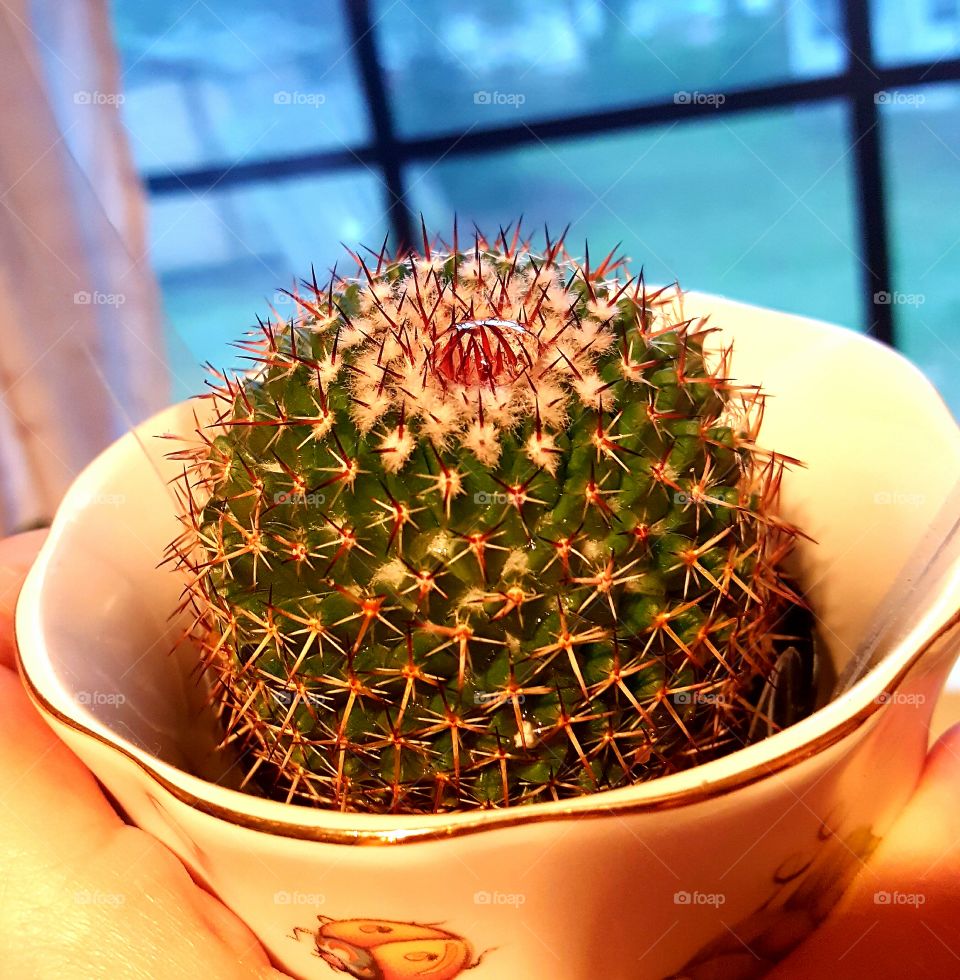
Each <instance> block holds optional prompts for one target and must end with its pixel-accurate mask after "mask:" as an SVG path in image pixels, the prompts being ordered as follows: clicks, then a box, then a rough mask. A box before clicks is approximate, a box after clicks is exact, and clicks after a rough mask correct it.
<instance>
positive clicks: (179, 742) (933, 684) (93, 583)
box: [17, 294, 960, 980]
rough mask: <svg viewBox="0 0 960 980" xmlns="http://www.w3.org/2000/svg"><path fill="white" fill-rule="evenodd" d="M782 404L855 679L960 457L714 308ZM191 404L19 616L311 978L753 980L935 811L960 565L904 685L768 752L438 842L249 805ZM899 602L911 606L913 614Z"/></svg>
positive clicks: (900, 407)
mask: <svg viewBox="0 0 960 980" xmlns="http://www.w3.org/2000/svg"><path fill="white" fill-rule="evenodd" d="M687 310H688V313H689V314H690V315H695V314H703V313H710V314H711V316H712V318H713V322H714V325H715V326H717V327H719V328H721V329H720V333H719V334H718V337H719V338H720V339H721V340H723V341H729V340H731V339H732V340H733V341H734V344H735V350H734V356H733V375H734V376H735V377H737V378H742V379H747V380H749V381H752V382H762V384H763V386H764V388H765V389H766V390H767V391H768V392H769V394H770V398H769V402H768V405H767V414H766V420H765V425H764V431H763V443H764V444H765V445H768V446H773V447H776V448H777V449H778V450H780V451H781V452H784V453H787V454H789V455H791V456H795V457H797V458H799V459H802V460H804V461H805V463H806V467H805V468H797V469H795V470H794V471H793V472H791V474H790V475H789V476H788V478H787V480H786V483H785V489H784V496H783V506H784V510H785V512H786V516H787V517H788V518H789V519H791V520H793V521H795V522H797V523H798V524H800V525H802V526H803V527H804V528H805V529H806V530H807V532H808V533H809V534H810V535H811V537H812V538H813V539H815V541H816V543H813V542H804V543H803V544H802V545H801V547H800V550H799V553H798V555H797V568H796V572H797V574H798V575H799V577H800V579H801V581H802V584H803V587H804V588H805V590H806V592H807V594H808V596H809V597H810V600H811V602H812V604H813V607H814V609H815V612H816V615H817V618H818V620H819V628H820V632H821V635H822V637H823V638H824V640H825V643H826V647H827V648H828V651H829V657H830V660H831V663H832V668H833V670H835V671H836V672H838V673H840V672H842V671H843V668H844V666H845V665H846V664H847V663H848V662H849V661H850V660H851V658H852V657H853V656H854V654H855V652H856V651H857V650H858V649H859V648H860V647H861V645H862V641H863V640H864V638H866V637H868V636H869V635H870V632H871V629H872V628H873V626H874V624H875V623H876V622H877V621H878V618H879V617H881V615H882V614H883V613H884V612H885V609H886V607H889V605H890V603H891V601H892V602H893V603H894V604H895V605H896V603H897V602H898V601H899V600H898V598H897V597H898V596H901V595H905V594H907V592H908V591H909V590H908V584H909V582H911V581H913V578H912V577H914V578H915V575H914V572H915V569H914V570H911V556H913V555H915V553H916V551H917V548H918V546H919V545H920V544H921V542H922V541H923V540H924V535H925V533H926V531H927V529H928V528H929V527H931V526H934V527H941V526H944V527H945V526H949V525H950V524H952V523H953V518H955V517H956V516H957V515H956V514H954V513H951V510H952V505H951V504H950V495H951V491H952V490H953V488H954V486H955V484H956V483H957V480H958V477H960V434H958V430H957V428H956V426H955V424H954V422H953V420H952V418H951V416H950V414H949V413H948V411H947V409H946V408H945V407H944V405H943V404H942V402H941V401H940V399H939V398H938V396H937V395H936V393H935V392H934V390H933V389H932V388H931V387H930V385H929V384H928V383H927V382H926V381H925V380H924V378H923V377H922V376H921V375H920V374H919V373H918V372H917V371H916V370H915V369H914V368H913V367H911V366H910V365H909V364H908V363H907V362H906V361H904V360H903V359H902V358H901V357H900V356H898V355H897V354H896V353H894V352H893V351H891V350H889V349H887V348H886V347H883V346H881V345H879V344H877V343H874V342H873V341H871V340H869V339H866V338H864V337H862V336H859V335H857V334H855V333H853V332H849V331H846V330H842V329H839V328H836V327H832V326H828V325H826V324H823V323H818V322H814V321H810V320H805V319H801V318H798V317H793V316H787V315H784V314H780V313H774V312H771V311H768V310H762V309H757V308H754V307H748V306H743V305H739V304H735V303H732V302H728V301H725V300H720V299H716V298H711V297H706V296H698V295H695V294H690V295H688V297H687ZM192 412H193V408H192V406H190V405H179V406H175V407H173V408H170V409H169V410H167V411H165V412H163V413H162V414H160V415H159V416H157V417H155V418H153V419H152V420H150V421H149V422H147V423H145V424H144V425H143V426H141V427H140V428H139V429H138V430H136V431H135V432H132V433H130V434H128V435H127V436H125V437H124V438H122V439H121V440H120V441H119V442H117V443H116V444H115V445H113V446H112V447H111V448H110V449H108V450H107V451H106V452H105V453H104V454H103V455H102V456H100V457H99V458H98V459H97V460H95V461H94V462H93V463H92V464H91V465H90V466H89V467H88V468H87V469H86V470H85V471H84V472H83V473H82V475H81V476H80V477H79V478H78V480H77V481H76V483H75V484H74V486H73V487H72V489H71V490H70V492H69V493H68V494H67V496H66V499H65V500H64V502H63V504H62V507H61V509H60V511H59V513H58V515H57V518H56V521H55V522H54V525H53V529H52V532H51V534H50V536H49V538H48V540H47V542H46V544H45V546H44V548H43V551H42V553H41V555H40V557H39V559H38V561H37V563H36V566H35V567H34V568H33V570H32V571H31V573H30V575H29V577H28V579H27V582H26V586H25V588H24V591H23V595H22V598H21V600H20V605H19V610H18V616H17V637H18V643H19V654H20V663H21V668H22V672H23V676H24V680H25V682H26V684H27V687H28V689H29V691H30V693H31V695H32V697H33V699H34V700H35V702H36V704H37V706H38V708H39V710H40V711H41V712H42V713H43V715H44V716H45V717H46V719H47V720H48V721H49V723H50V724H51V725H52V726H53V728H54V729H55V730H56V731H57V733H58V734H59V735H60V736H61V737H62V738H63V740H64V741H65V742H66V743H67V744H68V745H69V746H70V747H71V748H72V749H73V750H74V751H75V752H76V754H77V755H78V756H79V757H80V758H81V759H82V760H83V761H84V762H85V763H86V764H87V765H88V766H89V767H90V769H91V770H92V771H93V772H94V773H95V774H96V775H97V776H98V778H99V779H100V780H101V781H102V783H103V784H104V785H105V786H106V787H107V789H108V790H109V791H110V792H111V793H112V794H113V796H114V797H115V798H116V800H117V801H119V803H120V805H121V806H122V807H123V809H124V810H125V811H126V813H127V814H128V815H129V817H130V819H131V820H132V821H134V822H135V823H137V824H138V825H140V826H141V827H143V828H144V829H145V830H147V831H149V832H150V833H152V834H154V835H155V836H156V837H157V838H159V839H160V840H161V841H163V842H164V843H165V844H166V845H167V846H168V847H169V848H170V849H171V850H173V851H174V852H175V853H176V854H177V855H178V856H179V857H180V858H181V859H182V861H183V862H184V863H185V864H186V865H187V866H188V867H189V868H190V870H191V871H192V873H193V874H194V875H195V876H196V877H197V878H198V879H199V880H200V881H201V882H203V883H204V884H205V885H206V886H207V887H208V888H209V889H210V890H211V891H212V892H213V893H215V894H216V895H218V896H220V898H221V899H222V900H223V901H224V902H225V903H226V904H227V905H228V906H229V907H230V908H232V909H233V910H234V912H236V913H237V915H239V916H240V918H242V919H243V920H244V921H245V922H246V923H247V924H248V925H249V926H250V927H251V928H252V929H253V931H254V932H255V933H256V934H257V935H258V936H259V938H260V939H261V940H262V942H263V944H264V946H265V947H266V948H267V950H268V951H269V952H270V954H271V956H272V957H273V958H274V960H275V962H276V963H277V964H278V965H279V966H281V967H282V968H283V969H285V970H287V971H288V972H289V973H291V974H292V975H294V976H296V977H310V978H316V980H326V978H328V977H329V978H331V980H333V978H334V977H336V976H349V977H358V978H371V980H377V978H379V980H399V978H412V977H425V978H432V980H447V978H452V977H456V976H459V975H461V974H463V973H466V971H467V970H472V972H470V973H469V976H470V977H475V978H476V980H482V978H519V977H527V978H537V980H540V978H546V977H549V978H552V980H593V978H597V977H604V978H607V980H617V978H623V980H628V978H629V980H636V978H638V977H639V978H645V977H654V978H658V977H667V976H673V975H679V976H689V977H707V976H709V977H752V976H757V975H759V974H760V973H762V972H763V970H764V969H765V968H766V967H767V966H769V965H770V964H771V963H772V962H774V961H776V960H777V959H779V958H780V957H782V956H783V955H784V954H785V953H786V952H787V951H788V950H789V949H791V948H792V947H793V946H794V945H796V944H797V943H798V942H800V940H801V939H802V938H803V937H804V936H805V935H806V934H807V933H808V932H809V931H810V930H811V929H812V928H813V927H814V926H815V925H816V924H817V923H818V922H819V921H820V920H821V919H822V918H823V917H824V916H825V915H826V913H827V911H828V910H829V908H830V906H831V905H832V904H833V903H834V902H835V900H836V899H837V897H838V896H839V894H840V893H841V892H842V890H843V889H844V888H845V886H846V884H847V883H848V882H849V880H850V879H851V878H852V876H853V875H854V874H855V873H856V871H857V870H858V868H859V866H860V863H861V862H862V860H863V859H864V858H865V857H866V856H867V855H869V853H870V851H871V850H872V849H873V847H874V846H875V845H876V843H877V841H878V840H879V839H880V838H882V836H883V834H884V833H885V831H886V830H887V828H889V826H890V824H891V822H892V821H893V820H894V818H895V817H896V815H897V813H898V812H899V811H900V809H901V808H902V806H903V805H904V802H905V801H906V800H907V799H908V797H909V796H910V794H911V792H912V790H913V788H914V786H915V783H916V781H917V778H918V774H919V772H920V769H921V766H922V763H923V760H924V756H925V754H926V750H927V728H928V723H929V717H930V714H931V711H932V709H933V707H934V701H935V699H936V696H937V693H938V691H939V689H940V687H941V685H942V683H943V681H944V678H945V676H946V674H947V672H948V670H949V667H950V665H951V663H952V661H953V659H954V655H955V653H956V650H957V643H958V634H957V629H956V623H957V615H956V614H957V610H958V609H960V561H958V560H957V559H956V558H955V557H951V556H950V555H946V556H943V555H941V558H940V559H939V560H940V567H939V568H938V569H937V574H936V575H935V576H934V577H933V580H932V582H928V583H927V584H926V585H925V587H924V588H923V589H922V590H920V595H918V596H915V597H914V598H915V600H916V601H915V602H914V607H913V608H912V609H911V610H909V611H908V614H907V615H906V616H905V619H904V621H903V622H902V623H901V628H900V629H899V630H898V631H897V632H896V637H895V639H894V640H891V641H890V642H888V643H887V644H886V647H885V648H883V649H882V650H881V653H882V656H881V657H880V658H879V662H877V663H876V665H875V666H874V667H873V668H872V669H871V670H870V671H869V672H868V673H867V674H866V676H864V677H863V678H862V679H860V680H859V681H858V682H857V683H856V684H855V685H853V686H852V688H850V689H849V690H847V691H846V692H845V693H844V694H842V695H841V696H839V697H836V698H834V699H833V700H832V701H830V702H829V703H828V704H826V705H825V706H824V707H822V708H821V709H819V710H818V711H816V712H815V713H814V714H813V715H812V716H810V717H808V718H806V719H805V720H803V721H801V722H799V723H798V724H796V725H795V726H793V727H791V728H789V729H787V730H786V731H783V732H782V733H779V734H777V735H775V736H773V737H770V738H768V739H766V740H765V741H763V742H760V743H758V744H755V745H752V746H750V747H748V748H745V749H742V750H740V751H738V752H735V753H733V754H732V755H729V756H728V757H726V758H724V759H720V760H717V761H714V762H710V763H709V764H706V765H703V766H701V767H699V768H697V769H694V770H691V771H688V772H684V773H680V774H677V775H671V776H668V777H665V778H662V779H659V780H654V781H652V782H648V783H645V784H643V785H640V786H636V787H632V788H627V789H620V790H613V791H609V792H606V793H602V794H598V795H596V796H591V797H584V798H581V799H577V800H574V801H565V802H559V803H539V804H535V805H531V806H527V807H522V808H515V809H502V810H491V811H484V812H469V813H467V812H465V813H460V814H451V815H438V816H429V817H393V816H376V815H356V814H340V813H332V812H326V811H323V810H316V809H309V808H305V807H301V806H295V805H285V804H282V803H278V802H273V801H269V800H264V799H258V798H255V797H253V796H250V795H246V794H244V793H240V792H238V791H236V790H235V789H234V788H232V786H233V785H234V784H235V777H236V773H235V771H233V770H231V768H230V766H229V765H228V763H227V762H226V761H225V760H223V759H221V758H219V757H218V756H216V755H215V754H214V753H213V751H212V746H213V744H214V742H215V739H216V732H215V726H214V725H213V723H212V721H211V720H210V718H209V716H208V715H207V714H206V713H205V712H204V711H203V710H201V704H202V701H203V696H202V694H203V692H202V690H201V688H200V687H199V686H198V684H197V681H196V678H195V674H194V675H191V668H192V667H193V664H192V663H191V655H190V651H189V650H186V649H184V648H182V647H181V649H180V651H179V652H178V653H176V654H171V649H172V648H173V647H174V641H175V639H176V637H177V636H178V635H179V634H180V632H181V631H182V629H183V625H184V624H183V623H182V622H178V621H177V620H176V619H173V620H171V619H170V614H171V610H173V609H174V607H175V606H176V605H177V601H178V596H179V593H180V589H181V583H180V582H179V580H178V579H177V577H176V575H175V574H174V573H172V572H171V571H169V570H168V569H167V568H160V567H158V562H159V560H160V558H161V556H162V554H163V550H164V547H165V545H166V544H167V543H168V542H169V541H170V540H171V539H172V538H173V537H174V536H175V534H176V533H177V530H178V523H177V518H176V516H175V513H174V505H173V502H172V499H171V495H170V492H169V487H168V485H167V483H168V481H169V480H170V478H171V477H173V476H174V475H175V474H176V472H177V464H176V463H174V462H172V461H170V460H168V459H167V458H166V456H165V454H166V453H168V452H169V451H170V450H171V448H172V446H171V443H170V442H169V441H165V440H161V439H157V438H155V437H156V436H158V435H162V434H165V433H189V432H190V431H191V430H192V428H193V419H192ZM891 597H892V599H891Z"/></svg>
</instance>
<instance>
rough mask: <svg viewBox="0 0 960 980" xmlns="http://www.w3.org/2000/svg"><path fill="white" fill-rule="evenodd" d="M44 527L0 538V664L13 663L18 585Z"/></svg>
mask: <svg viewBox="0 0 960 980" xmlns="http://www.w3.org/2000/svg"><path fill="white" fill-rule="evenodd" d="M46 536H47V532H46V531H29V532H28V533H27V534H18V535H16V537H12V538H5V539H3V540H0V666H5V667H11V666H13V643H12V639H13V614H14V610H15V608H16V605H17V596H18V595H19V594H20V586H21V585H22V584H23V580H24V578H25V576H26V574H27V572H28V571H29V569H30V566H31V565H32V564H33V560H34V558H36V556H37V552H38V551H39V550H40V545H41V544H43V540H44V538H45V537H46Z"/></svg>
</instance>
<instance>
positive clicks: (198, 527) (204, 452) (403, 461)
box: [171, 229, 800, 813]
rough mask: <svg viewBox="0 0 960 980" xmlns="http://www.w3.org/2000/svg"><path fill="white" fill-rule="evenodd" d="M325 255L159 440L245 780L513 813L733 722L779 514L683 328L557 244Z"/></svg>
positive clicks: (785, 528) (673, 301)
mask: <svg viewBox="0 0 960 980" xmlns="http://www.w3.org/2000/svg"><path fill="white" fill-rule="evenodd" d="M351 254H352V253H351ZM352 257H353V259H354V260H355V261H356V266H357V268H356V273H355V274H353V275H351V276H346V277H345V276H338V275H337V273H336V270H334V272H333V275H332V277H331V280H330V282H329V283H328V284H325V285H318V283H317V280H316V275H315V274H314V275H313V277H312V278H311V280H310V281H304V282H301V283H300V284H299V286H297V287H296V289H295V290H294V291H292V292H290V293H289V296H290V297H291V298H292V299H293V300H295V302H296V307H295V309H296V314H295V315H294V316H292V317H289V318H281V317H279V316H276V315H274V316H273V317H271V318H270V319H269V320H267V321H266V322H262V321H261V322H260V324H259V328H258V329H257V330H256V331H255V333H254V334H253V335H252V336H251V337H250V339H248V340H245V341H243V342H241V344H240V346H241V347H242V348H243V349H244V351H245V352H246V356H247V357H248V359H249V361H250V362H251V365H252V366H251V370H250V371H249V372H248V373H247V374H246V375H245V376H243V377H235V376H231V375H228V374H225V373H224V374H218V375H217V376H216V380H215V381H213V382H212V383H211V391H210V392H209V393H208V395H207V396H206V397H207V398H208V399H209V402H210V403H211V404H210V405H209V410H210V411H211V412H212V413H213V418H212V420H209V421H205V422H204V423H203V424H199V425H198V429H197V436H196V437H194V439H193V442H192V443H191V444H190V445H189V446H188V447H187V448H185V449H183V450H181V451H180V452H179V453H178V454H175V455H178V456H179V457H180V458H181V459H183V460H184V479H183V481H182V487H181V494H182V500H183V523H184V530H183V533H182V535H181V536H180V537H179V538H178V540H177V541H175V542H174V543H173V545H171V550H172V554H173V556H174V557H175V560H176V562H177V564H178V565H179V566H180V567H181V568H182V569H184V570H185V571H186V574H187V576H188V583H187V589H186V592H185V599H184V604H185V606H190V607H191V608H192V610H193V614H194V623H195V628H194V629H193V631H192V636H193V638H194V639H195V640H197V641H198V642H199V643H200V646H201V649H202V666H203V668H204V669H205V670H206V672H207V674H208V676H209V677H210V679H211V698H212V699H213V700H214V701H215V702H216V704H217V706H218V710H219V712H220V716H221V718H222V724H223V728H224V742H225V744H229V745H232V746H233V747H234V748H235V749H237V750H239V751H240V752H242V753H243V755H244V758H245V759H246V760H247V767H246V777H245V783H246V785H247V786H248V788H253V789H255V790H256V791H258V792H262V793H266V794H268V795H271V796H274V797H279V798H280V799H284V800H287V801H293V802H297V803H307V804H314V805H317V806H323V807H330V808H337V809H341V810H358V811H367V812H400V813H432V812H439V811H446V810H451V809H462V808H475V807H501V806H514V805H518V804H525V803H532V802H535V801H548V800H557V799H562V798H567V797H571V796H577V795H581V794H585V793H593V792H596V791H598V790H603V789H607V788H615V787H621V786H627V785H631V784H633V783H636V782H638V781H641V780H646V779H649V778H651V777H654V776H658V775H662V774H665V773H670V772H673V771H677V770H679V769H683V768H686V767H689V766H692V765H696V764H698V763H701V762H703V761H706V760H708V759H710V758H713V757H716V756H717V755H719V754H721V753H724V752H727V751H730V750H732V749H734V748H737V747H738V746H740V745H742V744H744V742H745V741H747V740H749V739H750V738H752V737H753V735H754V733H755V732H756V730H757V729H758V727H764V726H763V725H758V720H759V721H761V722H762V721H764V717H763V711H762V709H761V708H760V706H759V705H760V698H761V695H762V694H763V691H764V690H765V688H766V687H767V686H768V684H769V680H770V677H771V674H772V672H773V671H774V670H775V666H776V663H777V657H778V651H780V650H782V648H783V643H784V642H785V639H784V632H783V628H782V627H780V626H779V625H778V624H780V623H781V621H782V620H783V617H784V616H785V615H787V614H789V612H790V610H791V609H793V608H794V607H795V606H796V605H797V603H799V602H800V600H799V599H798V597H797V595H796V594H795V592H794V590H793V589H792V588H791V586H790V585H789V583H788V581H787V580H786V579H785V578H784V575H783V573H782V571H781V570H780V568H781V563H782V560H783V559H784V558H785V557H786V556H787V554H788V553H789V552H790V549H791V547H792V544H793V542H794V539H795V536H796V534H797V533H798V532H797V531H796V529H794V528H793V527H791V526H790V525H788V524H787V523H786V522H784V521H783V520H782V519H780V518H779V517H778V516H777V512H776V505H777V497H778V490H779V486H780V482H781V478H782V474H783V471H784V465H785V457H782V456H779V455H777V454H775V453H771V452H766V451H763V450H761V449H760V448H759V447H758V446H757V443H756V439H757V435H758V430H759V425H760V419H761V416H762V404H763V398H762V395H761V394H760V392H759V390H758V389H757V388H754V387H749V388H748V387H739V386H736V385H734V384H732V383H731V382H730V381H729V380H728V379H727V376H726V375H727V365H728V356H729V350H719V351H717V352H715V353H713V354H710V355H709V356H707V355H705V353H704V345H705V342H706V341H707V340H708V337H709V335H710V333H711V329H710V327H709V326H708V325H707V324H706V323H705V322H704V321H703V320H685V319H683V314H682V294H681V293H680V292H679V290H678V289H676V288H668V289H657V290H653V289H650V288H648V287H647V285H646V284H645V281H644V277H643V275H642V274H641V275H639V276H631V275H629V274H628V272H627V270H626V266H625V262H624V260H622V259H619V258H616V257H615V256H614V253H611V254H610V255H608V256H607V257H606V258H605V259H604V260H603V261H602V262H600V263H599V264H595V265H591V263H590V260H589V252H587V259H586V261H584V262H582V263H578V262H576V261H574V260H573V259H572V258H571V257H570V256H569V255H568V253H567V252H566V250H565V248H564V245H563V241H562V238H561V239H560V240H557V241H552V240H550V238H549V236H547V237H546V244H545V247H543V248H542V249H541V250H540V251H534V250H533V249H532V246H531V244H530V243H529V242H528V241H524V240H521V238H520V235H519V233H518V232H515V233H514V234H512V235H511V234H510V233H509V232H503V231H501V233H500V235H499V236H498V237H497V238H496V240H493V241H488V240H485V239H484V238H483V237H481V236H480V235H479V234H478V235H477V236H476V237H475V238H474V239H473V240H472V241H471V242H470V244H469V246H468V247H465V248H461V247H460V244H459V242H458V237H457V233H456V229H454V235H453V242H452V244H450V245H443V244H442V243H435V244H431V242H430V240H429V239H428V238H427V235H426V231H424V245H423V250H422V252H420V253H419V254H415V253H412V252H411V253H404V254H401V255H400V256H399V257H391V256H390V255H388V253H387V251H386V246H384V249H382V250H381V251H380V252H379V254H377V253H374V252H371V253H370V256H369V260H366V259H364V258H363V257H361V256H359V255H352Z"/></svg>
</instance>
